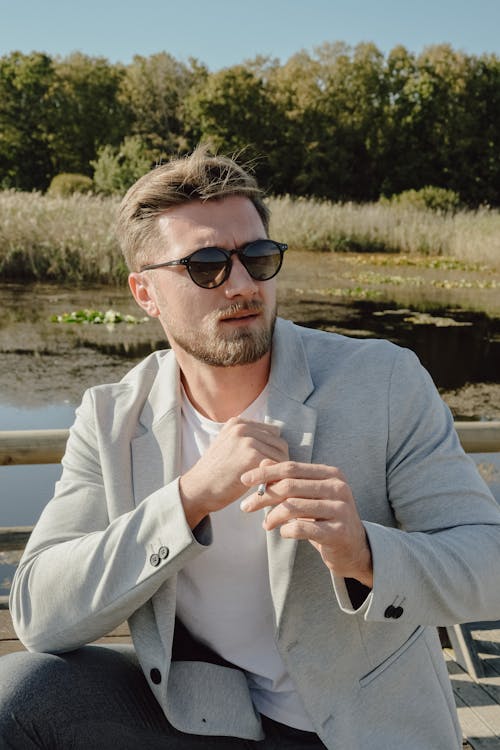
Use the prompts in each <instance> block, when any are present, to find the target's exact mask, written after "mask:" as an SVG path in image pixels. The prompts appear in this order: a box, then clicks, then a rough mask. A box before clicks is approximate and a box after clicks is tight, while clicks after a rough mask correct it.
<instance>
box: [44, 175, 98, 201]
mask: <svg viewBox="0 0 500 750" xmlns="http://www.w3.org/2000/svg"><path fill="white" fill-rule="evenodd" d="M92 187H93V183H92V180H91V178H90V177H87V175H85V174H74V173H72V172H63V173H62V174H56V176H55V177H53V178H52V180H51V181H50V185H49V187H48V190H47V194H48V195H54V196H58V195H60V196H62V197H66V196H68V195H73V193H91V192H92Z"/></svg>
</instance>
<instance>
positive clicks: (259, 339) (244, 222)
mask: <svg viewBox="0 0 500 750" xmlns="http://www.w3.org/2000/svg"><path fill="white" fill-rule="evenodd" d="M158 226H159V231H160V235H161V237H163V238H164V243H163V247H162V249H161V250H159V251H158V252H157V253H156V256H157V257H155V258H154V259H153V258H151V261H150V262H151V263H153V262H162V261H167V260H176V259H178V258H183V257H184V256H186V255H189V254H190V253H192V252H194V251H195V250H198V249H200V248H202V247H209V246H217V247H221V248H223V249H226V250H233V249H235V248H240V247H242V246H243V245H246V244H247V243H248V242H252V241H253V240H257V239H262V238H265V237H266V232H265V229H264V226H263V224H262V221H261V218H260V216H259V214H258V213H257V210H256V209H255V207H254V205H253V203H252V202H251V201H250V200H249V199H248V198H244V197H242V196H230V197H227V198H223V199H222V200H209V201H206V202H201V201H192V202H190V203H185V204H182V205H180V206H175V207H173V208H169V209H167V210H166V211H165V212H164V213H163V214H162V215H161V216H160V217H159V219H158ZM129 283H130V288H131V290H132V293H133V295H134V297H135V299H136V301H137V302H138V303H139V305H141V307H143V309H145V310H146V312H147V313H148V314H149V315H151V316H152V317H158V318H159V320H160V322H161V324H162V326H163V328H164V330H165V333H166V335H167V337H168V339H169V341H170V344H171V346H172V348H173V349H174V351H176V353H177V354H178V357H179V358H182V356H183V353H187V354H188V355H191V356H192V357H194V359H196V360H198V361H201V362H205V363H207V364H209V365H213V366H218V367H231V366H235V365H244V364H250V363H252V362H256V361H257V360H259V359H260V358H261V357H263V356H264V355H265V354H266V353H267V352H268V351H269V350H270V346H271V339H272V333H273V328H274V322H275V318H276V279H275V278H274V279H270V280H269V281H255V280H254V279H252V278H251V276H250V275H249V274H248V272H247V271H246V270H245V268H244V267H243V266H242V264H241V262H240V260H239V259H238V258H237V257H236V256H235V255H233V256H232V269H231V274H230V276H229V278H228V279H227V280H226V281H225V282H224V283H223V284H222V285H221V286H219V287H216V288H215V289H202V288H201V287H199V286H197V285H196V284H195V283H194V281H192V280H191V278H190V276H189V273H188V272H187V269H186V268H185V267H183V266H173V267H172V266H170V267H168V268H160V269H156V270H151V271H142V272H141V273H132V274H130V277H129Z"/></svg>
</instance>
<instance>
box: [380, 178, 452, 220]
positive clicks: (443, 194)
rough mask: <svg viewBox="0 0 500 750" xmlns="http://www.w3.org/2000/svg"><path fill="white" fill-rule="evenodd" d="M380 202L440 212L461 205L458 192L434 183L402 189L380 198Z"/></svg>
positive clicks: (448, 210)
mask: <svg viewBox="0 0 500 750" xmlns="http://www.w3.org/2000/svg"><path fill="white" fill-rule="evenodd" d="M380 202H381V203H386V204H387V203H389V204H391V205H397V206H401V207H402V208H416V209H419V210H426V209H430V210H431V211H441V212H442V213H454V212H455V211H458V210H459V209H460V207H461V201H460V196H459V194H458V193H456V192H455V191H454V190H447V189H446V188H440V187H435V186H434V185H427V186H426V187H423V188H420V190H404V191H403V192H402V193H399V194H398V195H391V197H390V198H381V201H380Z"/></svg>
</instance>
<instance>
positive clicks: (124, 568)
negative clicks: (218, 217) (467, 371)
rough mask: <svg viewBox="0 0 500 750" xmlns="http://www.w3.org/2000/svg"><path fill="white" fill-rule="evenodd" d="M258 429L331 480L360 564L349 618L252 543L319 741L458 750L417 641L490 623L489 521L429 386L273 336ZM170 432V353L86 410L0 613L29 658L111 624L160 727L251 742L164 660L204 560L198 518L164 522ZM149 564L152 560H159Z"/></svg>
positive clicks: (216, 695) (300, 561)
mask: <svg viewBox="0 0 500 750" xmlns="http://www.w3.org/2000/svg"><path fill="white" fill-rule="evenodd" d="M267 418H268V420H269V421H271V422H275V423H277V424H279V425H280V426H281V432H282V435H283V437H284V438H285V439H286V440H287V441H288V444H289V448H290V456H291V458H293V459H296V460H298V461H312V462H318V463H326V464H330V465H334V466H338V467H340V468H341V469H342V471H343V472H344V473H345V474H346V476H347V479H348V481H349V483H350V485H351V487H352V489H353V492H354V497H355V498H356V502H357V505H358V508H359V511H360V514H361V517H362V519H363V521H364V523H365V526H366V531H367V533H368V537H369V540H370V544H371V549H372V553H373V563H374V576H375V580H374V587H373V591H372V592H371V593H370V594H369V596H368V597H367V598H366V599H365V600H364V602H362V603H361V605H359V604H358V605H357V606H358V608H357V609H356V607H355V606H354V605H353V604H352V602H351V599H350V598H349V596H348V592H347V588H346V582H345V581H344V580H343V579H337V578H333V579H332V578H331V576H330V574H329V572H328V570H327V568H326V567H325V566H324V564H323V563H322V561H321V559H320V557H319V555H318V553H317V552H316V550H315V549H314V548H313V547H312V546H311V545H310V544H309V543H308V542H303V541H301V542H298V543H297V542H294V541H292V540H287V539H282V538H281V537H280V534H279V531H277V530H275V531H273V532H271V533H269V534H268V557H269V575H270V582H271V589H272V596H273V602H274V608H275V618H276V642H277V644H278V648H279V651H280V653H281V654H282V657H283V659H284V661H285V664H286V666H287V668H288V670H289V672H290V675H291V677H292V679H293V680H294V682H295V685H296V687H297V690H298V691H299V693H300V695H301V697H302V700H303V703H304V706H305V708H306V711H307V713H308V715H309V716H310V718H311V721H312V722H313V725H314V727H315V729H316V731H317V733H318V735H319V736H320V737H321V738H322V740H323V742H324V743H325V744H326V746H327V747H329V748H349V750H357V749H358V748H359V749H360V750H361V748H363V750H366V748H369V750H400V749H401V748H405V750H423V749H424V748H425V750H433V749H435V750H455V749H456V748H459V747H460V746H461V743H460V730H459V726H458V722H457V717H456V712H455V707H454V701H453V696H452V692H451V690H450V685H449V680H448V676H447V672H446V668H445V664H444V661H443V657H442V653H441V648H440V645H439V641H438V638H437V635H436V630H435V628H434V627H427V626H435V625H446V624H452V623H456V622H463V621H467V620H469V621H470V620H479V619H497V618H499V617H500V586H499V585H498V566H499V560H500V511H499V508H498V506H497V504H496V503H495V501H494V499H493V498H492V496H491V494H490V493H489V491H488V489H487V487H486V485H485V484H484V483H483V481H482V480H481V478H480V477H479V476H478V474H477V472H476V469H475V466H474V464H473V463H472V461H471V460H470V459H469V458H468V457H466V456H465V455H464V453H463V451H462V449H461V447H460V445H459V442H458V439H457V436H456V434H455V432H454V429H453V424H452V419H451V416H450V413H449V411H448V409H447V408H446V407H445V405H444V404H443V402H442V401H441V399H440V398H439V396H438V394H437V392H436V390H435V388H434V386H433V384H432V381H431V380H430V378H429V376H428V375H427V373H426V372H425V371H424V370H423V369H422V367H421V366H420V364H419V363H418V360H417V358H416V357H415V356H414V355H413V354H412V353H411V352H409V351H407V350H403V349H400V348H398V347H396V346H394V345H392V344H390V343H388V342H385V341H373V340H372V341H357V340H353V339H348V338H345V337H343V336H338V335H335V334H327V333H323V332H318V331H311V330H308V329H304V328H299V327H297V326H294V325H293V324H291V323H289V322H286V321H283V320H279V321H278V323H277V327H276V333H275V337H274V341H273V359H272V367H271V376H270V394H269V405H268V417H267ZM179 423H180V399H179V372H178V366H177V364H176V360H175V357H174V355H173V353H172V352H170V351H161V352H156V353H155V354H153V355H151V356H150V357H148V358H147V359H146V360H144V361H143V362H142V363H141V364H139V365H138V366H137V367H135V368H134V369H133V370H132V371H131V372H130V373H129V374H128V375H127V376H126V377H125V378H124V379H123V380H122V381H121V382H120V383H117V384H112V385H104V386H99V387H96V388H92V389H90V391H88V392H87V393H86V394H85V396H84V399H83V402H82V405H81V406H80V408H79V409H78V412H77V418H76V422H75V425H74V426H73V428H72V430H71V434H70V438H69V441H68V446H67V450H66V455H65V457H64V459H63V467H64V469H63V474H62V478H61V480H60V481H59V482H58V483H57V486H56V492H55V496H54V498H53V500H52V501H51V502H50V503H49V504H48V505H47V507H46V509H45V510H44V512H43V514H42V516H41V518H40V521H39V523H38V524H37V526H36V528H35V531H34V532H33V535H32V537H31V539H30V542H29V544H28V546H27V549H26V551H25V554H24V556H23V558H22V561H21V563H20V565H19V568H18V571H17V574H16V577H15V581H14V583H13V587H12V594H11V609H12V614H13V618H14V622H15V626H16V630H17V633H18V635H19V637H20V638H21V639H22V641H23V642H24V643H25V645H26V646H27V647H28V648H29V649H31V650H36V651H54V652H57V651H65V650H69V649H74V648H76V647H78V646H80V645H81V644H84V643H88V642H90V641H92V640H94V639H96V638H98V637H100V636H102V635H103V634H105V633H107V632H108V631H109V630H111V629H112V628H114V627H115V626H117V625H119V624H120V623H121V622H122V621H123V620H125V619H128V621H129V624H130V629H131V633H132V638H133V642H134V646H135V649H136V651H137V654H138V657H139V660H140V663H141V666H142V668H143V670H144V674H145V675H146V678H147V679H148V681H149V684H150V686H151V689H152V691H153V693H154V694H155V696H156V698H157V699H158V701H159V702H160V704H161V706H162V707H163V709H164V711H165V714H166V715H167V717H168V719H169V720H170V721H171V723H172V724H173V725H174V726H176V727H177V728H179V729H180V730H182V731H185V732H191V733H200V734H211V735H235V736H240V737H246V738H253V739H258V738H261V737H262V730H261V726H260V720H259V717H258V716H257V715H256V713H255V711H254V709H253V706H252V703H251V700H250V696H249V692H248V689H247V684H246V680H245V677H244V675H243V673H242V672H240V671H238V670H236V669H231V668H227V667H223V666H218V665H214V664H206V663H203V662H184V661H171V650H172V636H173V628H174V616H175V587H176V573H177V572H178V571H179V570H180V569H181V568H182V567H183V565H184V564H185V563H186V561H187V560H190V559H192V558H193V557H194V556H196V555H202V554H203V552H204V550H205V549H206V545H208V544H210V543H211V528H210V520H209V519H206V520H205V521H204V522H202V524H201V525H200V527H198V529H197V530H196V536H195V535H193V533H192V532H191V530H190V529H189V527H188V526H187V524H186V521H185V518H184V515H183V512H182V506H181V502H180V498H179V492H178V475H179V458H180V455H179V454H180V424H179ZM160 547H166V548H167V549H168V556H167V557H164V556H163V557H162V558H161V559H159V560H158V558H157V557H156V555H157V554H158V552H159V550H160ZM162 554H163V555H164V554H165V551H164V550H163V552H162ZM158 557H160V556H158ZM153 563H154V564H153ZM152 676H153V679H152ZM160 678H161V679H160ZM159 679H160V681H159Z"/></svg>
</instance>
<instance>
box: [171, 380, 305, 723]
mask: <svg viewBox="0 0 500 750" xmlns="http://www.w3.org/2000/svg"><path fill="white" fill-rule="evenodd" d="M266 405H267V388H265V389H264V390H263V391H262V393H261V394H260V395H259V396H258V398H257V399H256V400H255V401H254V402H253V403H252V404H250V406H249V407H248V408H247V409H246V410H245V411H244V412H243V413H242V414H241V416H242V417H243V418H245V419H250V420H254V421H258V422H263V421H264V417H265V413H266ZM223 426H224V424H223V423H218V422H212V421H211V420H210V419H207V418H206V417H204V416H203V415H202V414H200V413H199V412H198V411H197V410H196V409H195V408H194V407H193V405H192V404H191V402H190V401H189V399H188V398H187V396H186V394H185V392H184V390H183V394H182V451H181V454H182V473H185V472H186V471H188V470H189V469H190V468H191V467H192V466H193V465H194V464H195V463H196V461H198V459H199V458H200V456H201V455H202V454H203V453H204V451H205V450H206V449H207V448H208V446H209V445H210V443H211V442H212V441H213V440H214V439H215V438H216V437H217V435H218V434H219V432H220V431H221V429H222V427H223ZM252 491H254V490H249V491H248V493H247V494H250V492H252ZM241 500H242V498H241V497H240V498H239V499H238V500H235V501H234V502H233V503H231V504H230V505H228V506H227V507H226V508H224V509H222V510H220V511H217V512H216V513H212V515H211V522H212V529H213V544H212V545H211V546H210V547H209V548H208V549H207V550H206V551H205V552H204V553H203V554H202V555H199V556H198V557H196V558H195V559H194V560H191V561H190V562H188V563H187V564H186V565H185V566H184V568H183V569H182V570H181V571H180V573H179V575H178V579H177V615H178V616H179V618H180V620H181V621H182V622H183V623H184V625H185V626H186V627H187V628H188V630H189V631H190V632H191V633H192V635H193V636H194V637H195V638H196V639H198V640H199V641H200V642H201V643H204V644H206V645H207V646H209V647H210V648H211V649H212V650H213V651H215V652H216V653H218V654H219V655H220V656H222V657H223V658H224V659H226V660H227V661H229V662H231V663H233V664H234V665H235V666H237V667H239V668H240V669H242V670H243V671H244V672H245V673H246V676H247V680H248V685H249V688H250V692H251V695H252V700H253V702H254V705H255V707H256V709H257V711H259V713H262V714H264V715H265V716H269V717H270V718H271V719H274V720H275V721H279V722H281V723H282V724H287V725H288V726H292V727H295V728H297V729H303V730H306V731H314V728H313V726H312V724H311V722H310V721H309V719H308V717H307V714H306V712H305V710H304V708H303V706H302V703H301V700H300V698H299V696H298V694H297V692H296V690H295V688H294V685H293V683H292V681H291V679H290V677H289V675H288V673H287V671H286V668H285V665H284V663H283V660H282V659H281V656H280V654H279V652H278V649H277V648H276V644H275V641H274V632H275V625H274V610H273V603H272V599H271V591H270V586H269V568H268V560H267V544H266V532H265V531H264V529H263V528H262V521H263V519H264V511H261V512H259V511H257V512H254V513H244V512H242V511H241V510H240V507H239V506H240V502H241Z"/></svg>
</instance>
